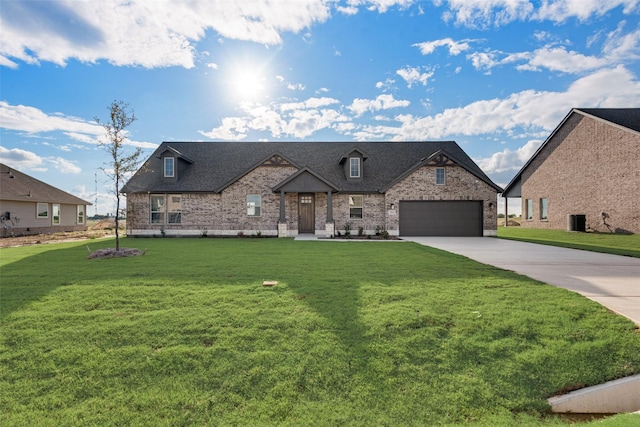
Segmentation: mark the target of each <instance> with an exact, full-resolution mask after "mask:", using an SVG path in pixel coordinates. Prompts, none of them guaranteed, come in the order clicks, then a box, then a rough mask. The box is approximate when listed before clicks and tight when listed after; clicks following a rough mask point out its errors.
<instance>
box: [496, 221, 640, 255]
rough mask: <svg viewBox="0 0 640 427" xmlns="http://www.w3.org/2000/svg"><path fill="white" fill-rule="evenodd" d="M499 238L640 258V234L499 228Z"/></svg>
mask: <svg viewBox="0 0 640 427" xmlns="http://www.w3.org/2000/svg"><path fill="white" fill-rule="evenodd" d="M498 237H500V238H503V239H512V240H522V241H525V242H532V243H542V244H545V245H553V246H561V247H565V248H573V249H583V250H587V251H594V252H603V253H608V254H613V255H625V256H631V257H636V258H640V234H612V233H577V232H569V231H563V230H543V229H537V228H521V227H498Z"/></svg>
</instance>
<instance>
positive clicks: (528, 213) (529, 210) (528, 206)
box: [524, 199, 533, 221]
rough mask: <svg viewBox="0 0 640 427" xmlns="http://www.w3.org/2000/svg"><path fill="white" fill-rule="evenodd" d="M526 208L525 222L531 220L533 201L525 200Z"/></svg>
mask: <svg viewBox="0 0 640 427" xmlns="http://www.w3.org/2000/svg"><path fill="white" fill-rule="evenodd" d="M525 202H526V206H525V209H524V210H525V212H524V214H525V219H526V220H527V221H531V220H532V219H533V199H526V200H525Z"/></svg>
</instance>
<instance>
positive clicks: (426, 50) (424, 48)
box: [412, 37, 475, 56]
mask: <svg viewBox="0 0 640 427" xmlns="http://www.w3.org/2000/svg"><path fill="white" fill-rule="evenodd" d="M472 41H475V40H461V41H459V42H457V41H455V40H453V39H451V38H450V37H447V38H444V39H440V40H433V41H430V42H422V43H416V44H414V45H412V46H414V47H417V48H418V49H420V53H422V54H423V55H429V54H432V53H433V52H434V51H435V50H436V48H438V47H442V46H447V47H448V48H449V55H453V56H456V55H459V54H460V53H462V52H464V51H466V50H469V49H471V46H470V45H469V42H472Z"/></svg>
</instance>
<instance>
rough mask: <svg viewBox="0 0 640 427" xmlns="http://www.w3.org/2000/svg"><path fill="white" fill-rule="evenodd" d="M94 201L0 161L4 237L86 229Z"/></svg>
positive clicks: (0, 214) (0, 192)
mask: <svg viewBox="0 0 640 427" xmlns="http://www.w3.org/2000/svg"><path fill="white" fill-rule="evenodd" d="M90 205H91V203H89V202H87V201H85V200H82V199H81V198H79V197H76V196H74V195H72V194H69V193H66V192H64V191H62V190H60V189H58V188H55V187H53V186H51V185H49V184H46V183H44V182H42V181H39V180H37V179H35V178H33V177H31V176H29V175H26V174H23V173H21V172H19V171H17V170H15V169H13V168H10V167H9V166H7V165H4V164H1V163H0V223H1V224H2V237H9V236H20V235H28V234H46V233H56V232H62V231H84V230H86V229H87V221H86V213H87V206H90Z"/></svg>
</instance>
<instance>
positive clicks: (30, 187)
mask: <svg viewBox="0 0 640 427" xmlns="http://www.w3.org/2000/svg"><path fill="white" fill-rule="evenodd" d="M0 188H2V193H1V197H0V198H1V199H2V200H11V201H24V202H42V203H60V204H69V205H91V203H89V202H87V201H86V200H82V199H81V198H79V197H76V196H74V195H73V194H69V193H67V192H66V191H62V190H60V189H59V188H56V187H54V186H52V185H49V184H47V183H45V182H42V181H40V180H38V179H36V178H33V177H31V176H29V175H27V174H24V173H22V172H19V171H17V170H15V169H13V168H10V167H9V166H7V165H5V164H2V163H0Z"/></svg>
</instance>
